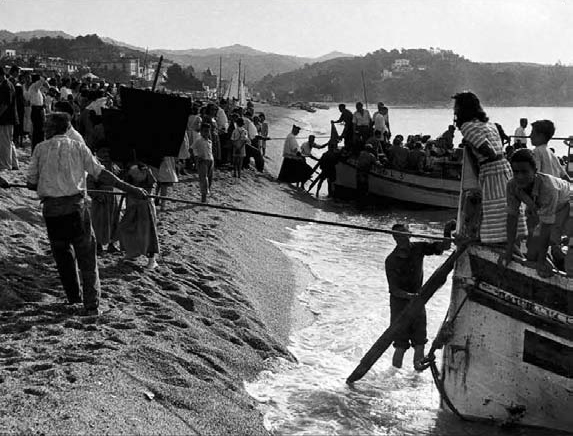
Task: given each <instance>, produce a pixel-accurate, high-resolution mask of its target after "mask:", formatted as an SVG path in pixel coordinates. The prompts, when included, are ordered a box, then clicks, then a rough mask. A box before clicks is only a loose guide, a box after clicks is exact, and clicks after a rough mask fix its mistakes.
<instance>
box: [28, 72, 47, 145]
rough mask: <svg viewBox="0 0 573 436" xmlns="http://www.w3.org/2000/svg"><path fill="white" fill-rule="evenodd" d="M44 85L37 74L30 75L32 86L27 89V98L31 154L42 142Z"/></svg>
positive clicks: (44, 115) (44, 81)
mask: <svg viewBox="0 0 573 436" xmlns="http://www.w3.org/2000/svg"><path fill="white" fill-rule="evenodd" d="M45 83H46V79H44V78H43V77H42V76H40V75H39V74H32V84H31V85H30V87H29V88H28V98H29V99H30V106H31V113H30V119H31V121H32V153H33V152H34V148H35V147H36V145H38V144H39V143H40V142H42V141H43V140H44V120H45V118H46V112H45V110H44V94H43V92H42V87H43V86H44V84H45Z"/></svg>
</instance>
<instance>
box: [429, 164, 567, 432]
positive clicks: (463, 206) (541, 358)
mask: <svg viewBox="0 0 573 436" xmlns="http://www.w3.org/2000/svg"><path fill="white" fill-rule="evenodd" d="M464 164H467V162H464ZM476 188H477V177H476V175H475V174H474V173H473V170H472V168H471V165H464V172H463V177H462V192H461V196H460V208H459V210H458V226H459V228H458V233H460V234H461V235H462V236H464V237H469V238H471V237H472V236H475V232H476V231H477V229H478V228H479V209H480V207H481V204H480V201H479V198H478V196H476V195H475V193H476ZM500 253H501V249H500V248H495V247H492V246H487V245H471V246H470V247H469V248H468V249H467V250H466V251H465V252H464V253H463V254H462V255H461V256H460V257H459V258H458V260H457V262H456V265H455V269H454V277H453V285H452V292H451V299H450V307H449V311H448V313H449V314H454V315H452V316H451V319H450V320H449V321H448V322H449V325H450V331H449V336H448V339H447V340H446V341H444V342H445V344H444V349H443V355H442V371H441V374H442V375H441V380H440V382H439V383H440V384H441V385H442V389H441V391H442V392H441V393H442V398H443V399H446V401H447V402H449V403H451V404H452V405H453V406H454V407H455V409H457V412H459V414H461V415H462V416H463V417H466V418H470V419H471V418H479V419H485V420H493V421H500V422H505V423H515V424H519V425H526V426H535V427H543V428H548V429H554V430H564V431H572V430H573V413H571V412H573V278H570V277H567V276H565V275H564V274H563V273H556V274H555V275H553V276H552V277H549V278H541V277H540V276H539V275H538V274H537V273H536V270H535V269H534V268H531V267H530V266H528V265H526V264H525V263H524V262H519V261H518V260H514V262H511V263H510V264H509V265H508V266H507V268H505V269H504V268H503V267H501V266H498V264H497V259H498V257H499V255H500Z"/></svg>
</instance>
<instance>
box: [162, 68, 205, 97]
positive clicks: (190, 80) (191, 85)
mask: <svg viewBox="0 0 573 436" xmlns="http://www.w3.org/2000/svg"><path fill="white" fill-rule="evenodd" d="M166 74H167V81H166V82H165V86H166V87H167V88H169V89H172V90H181V91H201V90H203V83H202V82H201V81H200V80H199V79H197V78H196V77H194V76H192V75H189V74H188V73H187V72H186V71H184V70H183V69H182V68H181V65H179V64H173V65H171V66H170V67H169V68H167V71H166Z"/></svg>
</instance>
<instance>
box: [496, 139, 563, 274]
mask: <svg viewBox="0 0 573 436" xmlns="http://www.w3.org/2000/svg"><path fill="white" fill-rule="evenodd" d="M511 168H512V170H513V178H512V179H510V180H509V181H508V182H507V224H506V225H507V231H508V235H507V247H506V251H505V254H504V255H502V256H501V257H500V259H499V263H500V264H501V265H502V266H507V265H508V264H509V263H510V262H511V260H512V257H513V248H514V244H515V241H516V235H517V221H518V216H519V209H520V206H521V204H522V203H523V204H525V207H526V217H527V228H528V231H529V234H528V238H527V255H526V258H527V260H528V261H533V262H535V265H536V269H537V273H538V274H539V275H540V276H541V277H549V276H551V275H552V268H551V264H550V263H549V262H548V261H547V259H546V258H547V249H548V248H549V247H551V254H552V257H553V261H554V262H555V265H556V266H557V267H558V268H559V269H564V265H563V263H564V260H565V258H564V255H563V252H562V251H561V237H562V235H564V234H567V235H568V236H569V237H570V239H569V249H570V250H572V249H573V247H571V245H572V243H573V229H572V227H573V222H572V221H573V219H572V218H571V217H570V216H569V215H570V209H571V205H570V187H569V182H567V181H565V180H563V179H560V178H557V177H554V176H550V175H548V174H543V173H540V172H538V171H537V166H536V163H535V157H534V155H533V152H532V151H531V150H528V149H519V150H516V151H515V153H514V154H513V156H512V157H511Z"/></svg>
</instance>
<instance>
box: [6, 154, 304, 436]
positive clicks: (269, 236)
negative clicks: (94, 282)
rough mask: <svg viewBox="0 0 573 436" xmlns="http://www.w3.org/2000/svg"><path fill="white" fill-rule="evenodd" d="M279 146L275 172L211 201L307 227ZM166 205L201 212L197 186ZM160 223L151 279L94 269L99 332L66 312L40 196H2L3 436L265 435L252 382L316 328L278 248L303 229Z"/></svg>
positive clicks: (117, 258) (204, 213) (246, 222)
mask: <svg viewBox="0 0 573 436" xmlns="http://www.w3.org/2000/svg"><path fill="white" fill-rule="evenodd" d="M281 148H282V147H281V146H280V145H279V144H274V145H273V146H272V147H269V149H268V152H269V154H270V155H271V157H272V160H270V161H268V165H267V166H268V167H269V171H270V174H269V173H268V172H266V173H262V174H261V173H256V172H255V171H245V172H244V174H243V178H241V179H240V180H238V179H234V178H233V177H232V176H231V174H230V173H229V172H227V171H224V172H222V171H216V172H215V180H214V183H213V196H212V198H211V202H213V203H217V204H224V205H235V206H239V207H247V208H253V209H259V210H266V211H272V212H275V213H288V214H296V215H302V216H309V217H311V216H312V215H313V214H314V210H313V207H312V203H310V202H308V197H305V196H303V195H302V194H301V193H300V192H298V191H296V190H294V189H293V188H291V187H290V186H288V185H284V184H281V185H279V184H278V183H277V182H276V181H275V180H274V178H273V176H272V174H275V175H276V174H277V172H278V166H279V165H280V151H281V150H280V149H281ZM25 154H26V153H24V154H23V155H22V156H23V157H22V159H21V160H22V170H20V171H14V172H10V173H9V174H8V175H7V176H6V177H7V178H9V179H10V181H12V182H23V180H24V172H23V170H25V168H26V167H27V165H26V163H27V162H26V161H27V158H25V157H24V155H25ZM169 195H170V196H173V197H180V198H183V199H191V200H197V201H198V199H199V198H200V194H199V186H198V182H197V176H196V174H192V175H190V176H183V177H182V179H181V182H180V183H178V184H176V185H175V186H174V187H173V188H172V190H171V192H170V193H169ZM304 200H307V201H304ZM159 221H160V222H159V226H158V231H159V236H160V244H161V253H160V258H159V259H158V261H159V267H158V268H157V269H156V270H154V271H148V270H146V269H145V268H144V264H145V260H144V259H143V258H142V259H140V263H139V265H138V266H130V265H128V264H124V263H123V262H122V261H121V259H122V255H121V254H107V253H106V254H104V255H103V256H102V257H101V258H100V259H99V260H98V262H99V268H100V278H101V280H102V304H101V308H102V310H103V314H102V315H101V317H100V318H99V319H98V320H97V321H94V320H93V319H88V318H84V317H82V316H80V313H81V308H79V307H78V308H76V309H73V310H71V309H70V308H69V306H66V305H65V296H64V293H63V290H62V288H61V285H60V282H59V278H58V276H57V272H56V270H55V264H54V262H53V260H52V257H51V254H50V247H49V244H48V240H47V237H46V234H45V228H44V226H43V220H42V217H41V215H40V209H39V202H38V201H37V199H36V197H35V193H33V192H31V191H27V190H25V189H12V190H1V189H0V232H1V233H2V235H3V237H2V239H1V240H0V334H1V336H2V342H1V343H0V410H1V411H2V413H0V434H23V433H25V434H58V435H59V434H74V435H75V434H114V435H115V434H136V433H137V434H245V435H246V434H249V435H251V434H252V435H264V434H267V431H266V430H265V428H264V426H263V419H262V415H261V413H260V412H259V411H258V410H257V409H256V407H255V406H256V404H255V401H254V400H253V399H252V398H251V397H249V396H248V395H247V394H246V392H245V390H244V387H243V381H244V380H245V379H251V378H252V377H254V376H255V375H256V374H257V372H258V371H260V370H261V369H263V368H264V361H265V359H267V358H269V357H277V356H280V357H285V358H287V359H292V356H291V355H290V353H289V352H288V350H287V349H286V345H287V340H288V334H289V331H290V329H291V327H292V326H293V325H295V326H297V325H301V324H305V323H306V322H308V321H309V319H310V318H309V316H310V315H309V314H308V313H307V312H305V310H304V309H303V308H301V307H300V306H298V305H297V304H296V303H295V301H296V298H295V294H296V291H297V289H300V286H303V285H304V282H305V277H306V274H308V273H307V272H305V271H304V270H303V269H302V268H303V267H302V266H301V265H298V264H294V263H292V261H290V260H289V259H288V258H287V257H286V256H285V255H284V254H283V253H282V252H281V251H280V250H279V249H278V248H277V247H276V246H275V245H273V244H272V242H270V241H285V240H286V239H287V238H288V236H289V233H288V227H293V226H295V225H296V223H294V222H292V221H287V220H280V219H275V218H265V217H259V216H254V215H246V214H239V213H236V212H227V211H220V210H215V209H209V208H207V207H192V206H189V205H183V204H175V203H170V204H168V205H167V211H166V212H160V213H159ZM293 303H294V306H293ZM293 307H294V310H293Z"/></svg>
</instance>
